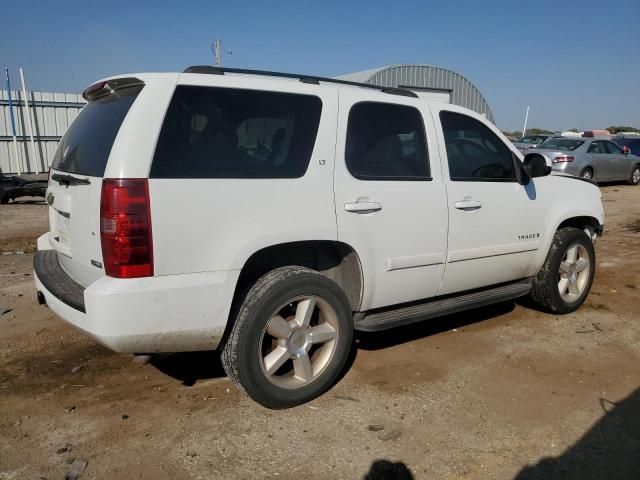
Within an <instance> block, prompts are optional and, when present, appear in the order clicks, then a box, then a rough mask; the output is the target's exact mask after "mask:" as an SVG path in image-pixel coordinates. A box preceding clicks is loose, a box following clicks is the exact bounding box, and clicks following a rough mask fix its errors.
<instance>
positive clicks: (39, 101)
mask: <svg viewBox="0 0 640 480" xmlns="http://www.w3.org/2000/svg"><path fill="white" fill-rule="evenodd" d="M22 97H23V95H22V92H20V91H15V90H12V91H11V100H12V107H13V108H12V110H13V118H14V124H15V129H16V132H15V133H16V143H15V144H14V142H13V128H12V126H11V120H10V118H11V113H10V111H9V109H10V107H9V92H7V91H6V90H0V174H4V175H9V174H16V173H34V172H46V171H47V170H48V169H49V166H50V165H51V162H52V161H53V155H54V153H55V151H56V147H57V146H58V142H59V141H60V139H61V138H62V136H63V135H64V133H65V132H66V131H67V128H68V127H69V125H70V124H71V122H72V121H73V120H74V119H75V118H76V117H77V116H78V113H79V112H80V110H81V109H82V107H84V105H85V103H86V102H85V100H84V99H83V98H82V96H81V95H78V94H75V93H52V92H51V93H50V92H27V103H28V105H29V113H30V115H27V107H26V104H25V101H24V100H25V99H24V98H22ZM28 120H31V123H32V130H31V131H33V135H34V145H31V141H30V136H29V132H30V129H29V127H28ZM34 151H35V155H34Z"/></svg>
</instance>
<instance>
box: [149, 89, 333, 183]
mask: <svg viewBox="0 0 640 480" xmlns="http://www.w3.org/2000/svg"><path fill="white" fill-rule="evenodd" d="M321 110H322V102H321V100H320V99H319V98H318V97H313V96H309V95H295V94H289V93H277V92H262V91H256V90H239V89H231V88H212V87H192V86H178V87H177V88H176V91H175V93H174V95H173V99H172V100H171V104H170V105H169V109H168V110H167V114H166V116H165V119H164V124H163V125H162V130H161V131H160V138H159V139H158V144H157V146H156V153H155V156H154V159H153V165H152V167H151V174H150V176H151V177H154V178H298V177H301V176H303V175H304V173H305V172H306V170H307V167H308V165H309V160H310V159H311V154H312V152H313V146H314V144H315V140H316V135H317V132H318V124H319V122H320V112H321Z"/></svg>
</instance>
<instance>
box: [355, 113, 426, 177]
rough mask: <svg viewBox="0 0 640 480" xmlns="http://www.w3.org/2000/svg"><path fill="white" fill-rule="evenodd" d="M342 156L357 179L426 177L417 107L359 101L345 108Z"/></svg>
mask: <svg viewBox="0 0 640 480" xmlns="http://www.w3.org/2000/svg"><path fill="white" fill-rule="evenodd" d="M345 160H346V163H347V168H348V169H349V172H351V174H352V175H353V176H354V177H356V178H359V179H361V180H420V179H426V178H429V158H428V153H427V145H426V140H425V133H424V124H423V123H422V116H421V114H420V112H419V111H418V110H416V109H415V108H412V107H405V106H402V105H391V104H386V103H368V102H367V103H359V104H357V105H354V106H353V107H352V108H351V111H350V112H349V124H348V127H347V144H346V150H345Z"/></svg>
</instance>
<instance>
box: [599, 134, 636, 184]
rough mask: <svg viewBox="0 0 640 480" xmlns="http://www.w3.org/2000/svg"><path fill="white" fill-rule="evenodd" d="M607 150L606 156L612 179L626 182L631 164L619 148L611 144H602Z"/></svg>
mask: <svg viewBox="0 0 640 480" xmlns="http://www.w3.org/2000/svg"><path fill="white" fill-rule="evenodd" d="M604 143H605V147H606V148H607V154H608V155H607V156H608V157H609V161H610V162H611V170H612V178H615V179H616V180H627V179H628V178H629V175H630V173H631V162H629V157H627V156H626V155H625V154H624V151H623V150H622V148H621V147H619V146H618V145H616V144H615V143H613V142H604Z"/></svg>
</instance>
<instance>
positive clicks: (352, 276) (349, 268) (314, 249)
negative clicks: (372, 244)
mask: <svg viewBox="0 0 640 480" xmlns="http://www.w3.org/2000/svg"><path fill="white" fill-rule="evenodd" d="M287 265H299V266H302V267H308V268H311V269H313V270H316V271H318V272H320V273H322V274H323V275H325V276H327V277H328V278H330V279H331V280H333V281H334V282H336V283H337V284H338V285H339V286H340V288H342V291H343V292H344V293H345V295H346V296H347V299H348V300H349V304H350V305H351V308H352V310H354V311H356V310H358V307H359V306H360V298H361V292H362V270H361V267H360V260H359V258H358V255H357V254H356V252H355V250H354V249H353V248H352V247H351V246H349V245H347V244H345V243H341V242H332V241H326V240H313V241H302V242H291V243H283V244H279V245H273V246H270V247H266V248H263V249H262V250H258V251H257V252H256V253H254V254H253V255H251V257H249V259H248V260H247V261H246V262H245V264H244V266H243V267H242V270H241V272H240V277H239V278H238V284H237V285H236V290H235V293H234V304H237V303H238V302H239V301H241V299H242V298H243V297H244V295H245V294H246V292H247V291H248V290H249V289H250V288H251V285H253V284H254V283H255V282H256V280H258V279H259V278H260V277H261V276H263V275H264V274H265V273H267V272H269V271H271V270H273V269H275V268H278V267H284V266H287Z"/></svg>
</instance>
